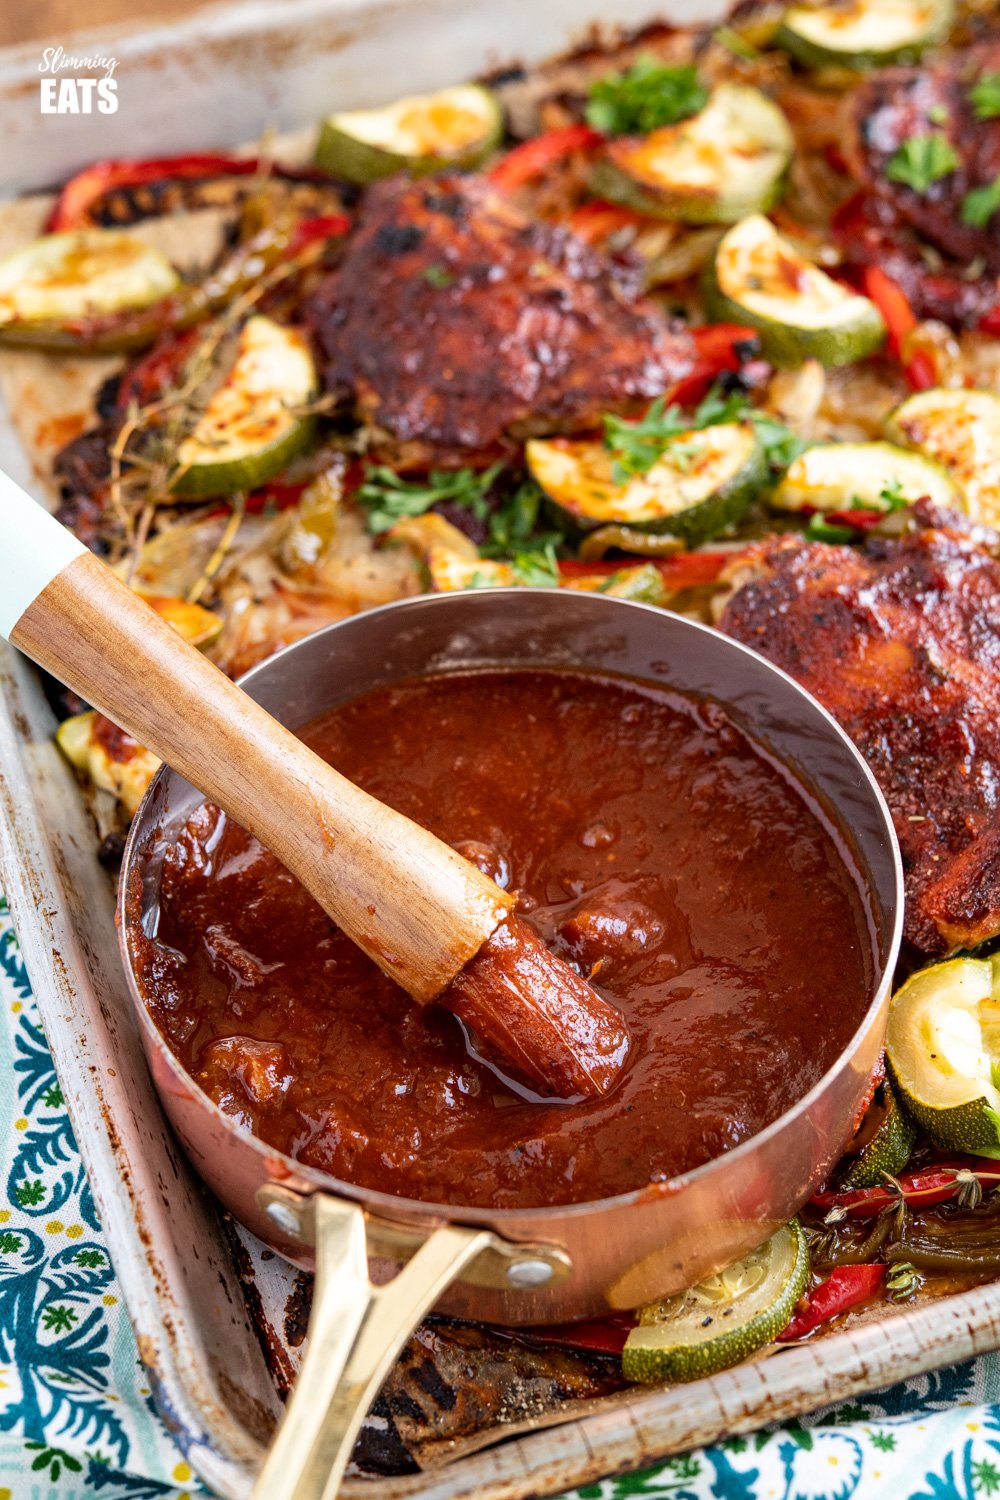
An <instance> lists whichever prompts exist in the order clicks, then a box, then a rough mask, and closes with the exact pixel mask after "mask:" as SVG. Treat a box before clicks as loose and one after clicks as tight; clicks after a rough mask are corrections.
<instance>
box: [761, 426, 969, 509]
mask: <svg viewBox="0 0 1000 1500" xmlns="http://www.w3.org/2000/svg"><path fill="white" fill-rule="evenodd" d="M925 495H926V496H928V497H929V498H930V499H931V500H933V501H934V502H935V504H937V505H945V506H954V505H961V503H962V497H961V492H960V490H959V489H958V486H957V485H956V484H955V483H954V481H953V480H952V479H951V478H950V476H949V475H948V473H947V471H946V470H945V469H943V468H942V467H941V465H940V464H937V463H934V462H933V461H932V460H931V459H929V458H924V457H923V456H922V455H921V454H919V453H912V452H909V451H908V450H907V449H906V448H899V447H897V446H896V444H895V443H878V442H873V443H817V444H816V445H815V446H814V447H812V448H807V449H806V451H805V452H804V453H800V454H799V456H798V458H796V459H793V461H792V463H791V464H790V465H789V466H788V469H787V470H786V472H785V475H784V478H783V479H782V480H781V483H780V484H779V485H778V487H777V489H776V490H775V491H774V493H773V495H772V496H771V499H770V504H771V505H772V506H773V507H774V509H775V510H789V511H798V510H814V511H831V510H834V511H843V510H852V509H859V508H860V509H863V510H885V511H887V510H891V509H893V507H894V506H895V505H897V504H900V503H902V504H907V505H911V504H912V503H913V502H914V501H915V500H920V499H921V498H922V497H923V496H925Z"/></svg>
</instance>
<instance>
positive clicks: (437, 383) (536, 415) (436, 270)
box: [308, 176, 692, 467]
mask: <svg viewBox="0 0 1000 1500" xmlns="http://www.w3.org/2000/svg"><path fill="white" fill-rule="evenodd" d="M308 315H309V319H310V321H311V323H312V326H313V329H314V333H315V338H316V342H317V344H318V347H319V350H320V353H321V357H322V359H323V360H324V362H325V383H326V386H327V388H328V389H329V390H331V391H334V392H336V393H337V394H338V395H341V396H343V397H344V398H345V400H351V399H353V401H354V404H355V407H356V410H357V413H358V415H359V416H360V417H361V419H362V421H363V422H365V423H366V424H367V425H368V426H370V427H372V428H374V429H375V430H376V435H377V437H378V439H379V447H380V448H381V450H382V451H383V453H385V454H386V456H391V457H392V458H394V459H396V460H397V461H402V462H404V463H408V464H410V465H412V466H413V467H418V466H421V465H426V464H428V463H439V464H449V463H452V464H463V463H469V462H472V463H476V462H483V463H485V462H489V461H490V460H491V459H494V458H497V457H499V456H501V455H502V454H503V453H504V452H505V451H506V450H507V448H508V447H510V446H512V445H513V443H514V442H515V441H516V439H518V438H521V439H523V438H524V437H525V436H527V435H530V434H531V433H538V432H553V431H574V430H580V429H583V428H586V427H588V426H595V425H599V420H600V414H601V413H602V412H606V411H623V410H624V411H628V410H631V409H632V408H636V407H641V406H642V404H643V403H644V402H646V401H648V400H649V399H650V398H651V397H654V396H657V395H660V394H661V393H662V392H664V391H665V390H667V389H668V388H669V387H670V386H671V385H672V384H673V383H674V382H675V381H676V380H678V379H679V378H681V377H682V376H684V375H685V374H686V373H687V371H688V370H689V369H690V367H691V363H692V346H691V341H690V338H689V336H688V335H687V334H686V333H684V332H683V331H678V330H674V329H672V328H671V326H670V325H669V324H668V323H667V321H666V320H665V319H664V318H663V317H662V316H661V315H660V314H659V313H658V312H657V311H656V310H655V309H654V308H653V307H652V305H651V304H649V303H648V302H646V301H645V300H644V299H643V298H642V297H641V296H639V295H638V293H637V291H636V288H635V285H634V277H633V276H630V275H629V273H628V271H627V270H626V269H625V268H623V267H620V266H617V265H616V264H615V263H614V262H613V261H611V260H610V259H608V258H607V257H606V256H604V255H602V254H600V253H598V252H597V251H595V250H592V249H591V248H590V247H589V246H587V245H586V244H584V243H583V241H582V240H580V239H578V238H577V237H576V236H575V235H573V234H572V233H570V232H569V231H568V230H566V229H563V228H560V227H558V226H556V225H553V224H548V223H541V222H538V221H533V220H531V219H528V218H526V217H525V216H524V215H523V214H522V213H521V211H520V210H519V209H518V208H516V207H515V206H514V205H513V204H512V203H511V202H509V201H508V199H507V198H506V197H504V196H503V195H502V194H500V193H498V192H497V191H496V190H495V189H493V188H491V187H490V185H489V184H488V183H487V182H486V181H485V180H484V179H482V178H478V177H473V176H467V177H437V178H430V179H424V180H421V181H417V182H412V181H409V180H408V179H406V178H404V177H395V178H392V179H389V180H387V181H385V182H382V183H378V184H376V185H375V186H374V187H372V188H371V189H370V190H369V192H368V194H367V196H366V198H365V203H364V207H363V208H362V210H361V214H360V219H359V223H358V227H357V228H356V229H355V231H354V233H353V234H352V235H351V238H350V240H349V241H348V244H347V247H346V249H345V252H344V257H343V261H342V263H341V265H340V266H339V267H338V269H337V270H336V271H335V272H334V273H333V274H332V275H331V277H330V278H329V280H328V282H327V283H326V285H325V286H324V287H323V289H322V290H321V292H320V293H319V294H318V295H317V296H316V298H315V299H314V300H313V302H312V305H311V308H310V309H309V314H308Z"/></svg>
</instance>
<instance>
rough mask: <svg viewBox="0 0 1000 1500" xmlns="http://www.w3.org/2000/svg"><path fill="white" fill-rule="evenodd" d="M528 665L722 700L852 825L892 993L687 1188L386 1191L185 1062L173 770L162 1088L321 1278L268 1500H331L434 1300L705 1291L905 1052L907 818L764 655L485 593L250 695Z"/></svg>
mask: <svg viewBox="0 0 1000 1500" xmlns="http://www.w3.org/2000/svg"><path fill="white" fill-rule="evenodd" d="M504 664H508V665H512V664H517V665H522V666H523V665H531V666H546V667H565V668H584V669H591V670H599V671H602V672H611V673H619V674H624V675H627V676H631V677H635V678H642V679H646V680H651V681H655V682H659V683H664V684H668V685H669V686H670V687H672V688H675V689H679V690H681V691H684V692H690V693H696V694H704V695H707V696H709V697H711V698H714V699H715V700H716V701H718V702H720V703H722V704H723V705H724V706H725V707H726V708H727V709H728V710H729V712H730V713H731V714H732V715H733V716H734V718H735V719H736V720H737V721H738V722H741V723H742V724H744V725H745V726H746V727H747V728H748V729H750V730H751V731H752V733H753V734H754V736H755V737H756V738H757V739H758V741H763V742H764V743H765V744H766V745H767V746H768V747H769V748H770V749H771V750H772V751H773V752H774V754H775V755H776V757H777V758H778V759H780V760H781V761H782V762H784V763H785V764H786V765H787V766H789V767H790V768H791V769H792V770H793V771H794V772H795V773H796V774H797V776H798V777H799V779H800V780H801V782H802V784H803V785H804V787H805V789H806V791H807V793H808V794H809V795H810V797H811V798H812V800H813V802H814V805H815V806H816V807H817V808H818V809H819V810H820V811H821V813H823V814H824V815H825V816H826V817H827V818H828V819H829V820H830V821H831V822H832V823H834V824H835V825H837V826H838V831H839V833H840V837H841V842H842V847H843V849H844V850H845V853H846V855H847V857H848V858H849V859H851V860H852V861H853V862H854V864H855V865H856V867H857V870H858V872H859V875H860V877H861V879H862V880H863V881H864V882H865V884H866V885H867V888H868V891H869V895H870V904H871V912H872V918H873V923H874V933H873V939H874V946H875V951H876V955H877V964H876V975H875V991H874V994H873V995H845V996H844V1004H845V1005H853V1006H854V1008H855V1009H856V1013H857V1027H856V1030H855V1032H854V1035H853V1038H852V1040H851V1042H850V1044H849V1045H848V1046H847V1047H846V1048H845V1050H844V1051H843V1053H842V1054H841V1056H840V1057H839V1058H838V1060H837V1062H836V1063H835V1065H834V1066H833V1067H832V1068H831V1069H830V1070H829V1071H828V1072H827V1073H826V1075H825V1076H824V1077H823V1078H822V1079H821V1080H820V1082H819V1083H817V1084H816V1085H815V1087H814V1088H812V1089H811V1090H810V1091H809V1093H808V1094H806V1096H805V1097H804V1098H803V1099H801V1100H800V1101H799V1103H798V1104H797V1105H796V1106H795V1107H794V1109H791V1110H789V1111H788V1112H787V1113H786V1114H784V1115H782V1116H781V1117H780V1118H779V1119H777V1120H775V1121H774V1122H773V1124H771V1125H770V1126H768V1127H767V1129H765V1130H763V1131H762V1132H761V1133H760V1134H758V1135H757V1136H755V1137H753V1138H752V1139H751V1140H749V1141H746V1142H744V1143H743V1144H742V1145H741V1146H738V1147H736V1148H735V1149H734V1150H733V1151H731V1152H728V1153H727V1154H725V1155H723V1156H721V1157H718V1158H717V1159H716V1160H714V1161H711V1162H708V1163H707V1164H706V1165H704V1166H702V1167H699V1168H698V1169H697V1170H696V1171H693V1172H690V1173H687V1174H685V1175H684V1176H681V1177H678V1178H676V1179H675V1180H673V1181H670V1182H667V1183H656V1184H651V1185H649V1186H647V1187H644V1188H640V1189H638V1190H637V1191H634V1192H631V1193H627V1194H622V1195H620V1196H618V1197H615V1198H608V1199H604V1200H601V1201H598V1202H593V1203H577V1204H572V1205H569V1206H564V1207H558V1206H557V1207H551V1208H539V1209H531V1210H528V1209H505V1210H499V1211H495V1212H491V1211H490V1210H488V1209H482V1208H452V1207H450V1206H449V1205H447V1204H430V1203H423V1202H417V1201H412V1200H407V1199H402V1198H394V1197H391V1196H388V1195H386V1194H382V1193H377V1192H370V1191H368V1190H367V1189H365V1188H361V1187H357V1186H355V1185H354V1184H352V1183H349V1182H341V1181H338V1180H337V1179H335V1178H333V1177H331V1176H328V1175H327V1174H325V1173H323V1172H320V1171H317V1170H315V1169H312V1168H309V1167H306V1166H303V1165H301V1164H300V1163H297V1162H296V1161H294V1160H292V1159H291V1158H290V1157H288V1156H284V1155H282V1154H281V1153H279V1152H276V1151H275V1150H273V1149H272V1148H271V1147H269V1146H267V1145H265V1144H264V1143H263V1142H262V1141H260V1140H258V1139H257V1138H256V1137H254V1136H252V1135H250V1134H249V1133H248V1132H246V1131H245V1130H244V1129H243V1128H242V1127H240V1126H239V1125H238V1124H236V1123H235V1122H234V1121H233V1120H232V1119H230V1118H228V1117H227V1116H226V1115H224V1114H223V1113H222V1112H221V1111H220V1110H219V1109H218V1107H217V1106H216V1105H215V1104H214V1103H213V1102H212V1101H211V1100H210V1099H209V1098H208V1097H207V1095H206V1094H204V1093H203V1092H202V1091H201V1089H200V1088H199V1087H198V1086H197V1085H196V1084H195V1083H194V1082H193V1081H192V1079H191V1078H190V1077H189V1076H188V1075H187V1074H186V1072H185V1071H184V1070H183V1068H182V1067H181V1065H180V1064H179V1063H178V1061H177V1060H176V1058H175V1057H174V1056H173V1054H172V1053H171V1052H170V1050H169V1048H168V1047H167V1045H166V1043H165V1042H164V1040H163V1038H162V1036H161V1035H160V1033H159V1031H158V1030H157V1028H156V1026H155V1025H154V1023H153V1021H152V1019H151V1017H150V1015H149V1012H148V1011H147V1009H146V1007H145V1005H144V1003H143V1000H142V996H141V994H140V992H139V989H138V986H137V984H136V981H135V977H134V973H133V967H132V962H131V954H130V937H131V932H132V928H131V926H130V921H131V920H132V919H130V918H129V917H128V916H127V911H128V909H129V905H130V903H129V899H128V898H129V893H130V892H131V893H136V892H140V893H141V909H142V914H143V915H142V920H143V922H144V923H145V924H147V926H148V924H149V923H150V922H151V921H153V920H155V910H156V904H157V900H158V891H159V879H160V870H161V866H162V859H163V853H164V850H165V848H166V847H167V845H168V844H169V842H170V841H171V838H172V837H173V835H174V834H175V833H176V832H177V830H179V828H180V826H181V825H182V824H183V823H184V821H185V820H186V818H187V817H188V815H189V814H190V812H191V811H192V809H193V808H194V807H195V806H196V805H197V804H198V803H199V802H200V801H201V800H202V799H201V796H200V794H199V793H198V792H197V791H195V789H194V788H193V787H192V786H191V785H190V784H189V783H188V782H186V781H184V780H183V778H181V777H180V776H178V775H177V774H176V773H174V772H172V771H170V770H168V769H163V770H161V771H160V773H159V774H158V775H157V777H156V778H155V780H154V782H153V784H152V786H151V787H150V790H149V792H148V794H147V796H146V798H145V800H144V802H143V804H142V806H141V808H140V810H139V813H138V816H137V817H136V819H135V822H134V824H133V827H132V831H131V834H130V837H129V841H128V845H127V848H126V851H125V863H124V868H123V873H122V882H121V892H122V895H121V898H120V907H119V916H120V932H121V943H122V954H123V959H124V962H125V966H126V970H127V973H128V977H129V984H130V989H131V994H132V998H133V1000H134V1002H135V1006H136V1010H137V1013H138V1016H139V1020H140V1026H141V1032H142V1036H143V1041H144V1045H145V1049H146V1054H147V1057H148V1059H149V1064H150V1067H151V1069H152V1073H153V1077H154V1079H155V1082H156V1086H157V1089H158V1091H159V1094H160V1097H161V1099H162V1101H163V1104H164V1107H165V1109H166V1111H167V1114H168V1115H169V1117H170V1120H171V1121H172V1123H173V1125H174V1128H175V1129H176V1131H177V1133H178V1135H179V1136H180V1139H181V1141H182V1142H183V1144H184V1146H185V1148H186V1150H187V1152H188V1155H189V1156H190V1158H191V1160H192V1162H193V1163H194V1165H195V1167H196V1168H197V1170H198V1171H199V1172H200V1173H201V1175H202V1177H203V1178H204V1179H205V1181H206V1182H207V1183H208V1185H209V1186H210V1187H211V1188H212V1190H213V1191H214V1192H215V1193H216V1194H217V1195H218V1197H219V1198H220V1199H221V1200H222V1202H223V1203H225V1204H226V1206H227V1207H228V1208H229V1209H231V1210H232V1212H233V1213H234V1214H235V1215H236V1217H237V1218H238V1219H239V1220H241V1221H242V1223H244V1224H245V1225H246V1226H247V1227H248V1228H249V1229H251V1230H253V1231H254V1233H255V1234H257V1235H259V1236H260V1237H261V1238H262V1239H263V1240H265V1241H266V1242H267V1243H268V1244H269V1245H271V1246H272V1247H273V1248H274V1249H275V1250H276V1251H278V1252H279V1253H280V1254H281V1255H283V1256H285V1257H287V1258H288V1259H290V1260H292V1261H294V1262H295V1263H296V1264H298V1265H302V1266H306V1267H314V1268H315V1270H316V1273H317V1280H316V1290H315V1298H314V1305H313V1314H312V1321H311V1323H310V1329H309V1342H308V1352H307V1356H306V1359H305V1362H304V1364H303V1368H302V1371H301V1374H300V1376H299V1379H298V1381H297V1383H296V1388H295V1391H294V1393H293V1398H292V1400H291V1402H290V1404H289V1407H288V1409H287V1412H286V1415H285V1417H284V1420H283V1422H282V1424H281V1427H280V1428H279V1431H278V1434H277V1436H276V1438H275V1441H274V1445H273V1447H272V1449H271V1453H270V1455H269V1457H268V1460H267V1463H266V1465H265V1469H264V1472H263V1473H262V1475H261V1479H260V1481H259V1485H258V1488H257V1490H256V1491H255V1493H256V1494H257V1495H259V1496H260V1497H261V1500H263V1497H264V1496H266V1497H267V1500H320V1497H325V1500H330V1497H332V1496H333V1495H334V1494H335V1493H336V1490H337V1487H338V1485H339V1481H340V1477H341V1475H342V1473H343V1469H344V1467H345V1465H346V1463H347V1460H348V1458H349V1456H350V1452H351V1449H352V1446H353V1443H354V1440H355V1437H356V1435H357V1431H358V1428H359V1426H360V1424H361V1422H362V1420H363V1417H364V1414H365V1412H366V1411H367V1409H368V1407H369V1405H370V1404H371V1401H372V1400H373V1399H374V1397H375V1395H376V1393H377V1391H378V1388H379V1386H380V1384H381V1382H382V1380H383V1379H384V1378H385V1375H386V1374H387V1372H388V1370H389V1368H390V1367H391V1364H392V1362H393V1360H394V1359H395V1357H396V1354H397V1353H398V1351H399V1350H400V1348H401V1347H402V1345H403V1343H404V1342H405V1340H406V1339H407V1337H408V1336H409V1334H410V1333H411V1331H412V1329H413V1328H414V1326H415V1325H416V1324H417V1322H418V1321H419V1320H420V1318H421V1317H422V1316H423V1315H424V1313H426V1312H427V1311H428V1310H429V1309H430V1308H432V1307H438V1308H440V1309H441V1310H443V1311H447V1312H450V1313H453V1314H455V1315H458V1316H461V1317H472V1318H479V1319H482V1320H484V1321H486V1322H494V1323H500V1324H507V1325H517V1324H538V1323H545V1322H564V1321H567V1320H571V1319H575V1318H586V1317H595V1316H600V1315H602V1314H605V1313H607V1312H608V1311H610V1310H616V1309H617V1310H620V1309H627V1308H632V1307H635V1306H636V1305H638V1304H640V1303H642V1302H645V1301H649V1300H651V1299H653V1298H654V1297H659V1296H664V1295H667V1294H669V1293H670V1292H673V1291H676V1290H678V1289H680V1288H682V1287H685V1286H689V1285H691V1284H692V1283H693V1282H695V1281H697V1280H698V1279H699V1278H700V1277H702V1276H704V1275H707V1274H709V1273H710V1272H712V1271H714V1270H718V1269H720V1268H721V1267H723V1266H724V1265H726V1264H728V1263H730V1262H731V1261H733V1260H734V1259H736V1258H738V1257H739V1256H740V1255H742V1254H744V1253H746V1252H747V1251H748V1250H750V1249H752V1248H753V1247H754V1246H756V1245H758V1244H760V1243H761V1242H762V1241H763V1240H764V1239H766V1238H767V1237H768V1236H769V1235H770V1234H772V1233H773V1232H774V1231H775V1230H776V1229H777V1228H778V1227H779V1226H780V1225H781V1224H783V1223H785V1222H786V1221H787V1220H788V1219H789V1218H790V1217H791V1216H792V1215H793V1214H794V1213H795V1212H796V1211H797V1210H798V1208H799V1207H800V1206H801V1205H802V1203H803V1202H804V1201H805V1199H806V1198H807V1197H808V1196H809V1194H810V1193H811V1192H812V1191H813V1190H814V1188H815V1187H816V1185H817V1184H818V1183H819V1182H820V1181H821V1180H822V1179H823V1177H824V1176H825V1175H826V1173H827V1172H828V1171H829V1169H830V1167H831V1166H832V1165H833V1163H834V1162H835V1161H836V1160H837V1158H838V1156H839V1155H840V1153H841V1151H842V1148H843V1146H844V1144H845V1142H846V1140H847V1137H848V1135H849V1134H850V1131H851V1128H852V1124H853V1122H854V1120H855V1118H856V1115H857V1112H858V1110H859V1108H860V1106H861V1105H862V1103H863V1100H864V1097H865V1091H866V1088H867V1086H868V1082H869V1079H870V1076H871V1073H872V1070H873V1068H874V1066H875V1063H876V1061H877V1058H878V1053H879V1049H880V1048H881V1046H882V1040H883V1032H884V1025H885V1016H886V1009H887V1005H888V998H889V989H890V983H891V977H892V971H893V966H894V963H895V959H896V955H897V951H898V946H899V939H900V928H901V921H902V870H901V865H900V859H899V853H898V849H897V846H896V841H895V835H894V833H893V828H892V822H891V819H890V816H889V812H888V809H887V808H886V805H885V802H884V801H883V799H882V796H881V793H880V792H879V790H878V787H877V786H876V784H875V781H874V779H873V777H872V775H871V773H870V771H869V770H868V768H867V766H866V765H865V763H864V761H863V760H862V758H861V756H860V755H859V754H858V752H857V750H856V749H855V748H854V746H853V745H852V744H851V742H850V740H849V739H848V738H847V736H846V735H845V734H844V733H843V731H842V730H841V729H840V728H839V727H838V725H837V724H836V723H835V722H834V720H833V719H832V718H831V717H830V715H829V714H828V713H827V712H826V711H825V710H824V709H823V708H821V707H820V706H819V704H818V703H817V702H816V701H815V700H814V699H813V698H812V697H811V696H810V695H809V694H808V693H806V692H805V691H804V690H803V689H802V688H800V687H799V686H798V685H797V684H796V683H795V682H793V681H792V679H791V678H790V677H788V676H787V675H786V674H785V673H783V672H781V671H779V670H778V669H777V668H775V667H773V666H771V665H770V664H769V663H768V662H766V661H765V660H764V659H763V658H762V657H759V656H757V655H756V654H755V653H754V652H752V651H750V650H748V649H747V648H746V647H744V646H742V645H739V644H737V643H736V642H734V641H731V640H728V639H727V638H726V637H724V636H722V635H720V634H718V633H717V632H715V631H713V630H710V629H708V628H707V627H705V626H702V625H698V624H695V623H693V622H691V621H688V620H685V619H681V618H680V617H678V616H675V615H670V614H667V613H665V612H663V611H662V610H658V609H655V608H651V607H649V606H646V605H640V604H632V603H625V602H623V601H621V600H615V599H609V598H607V597H606V596H601V595H588V594H582V593H572V592H561V593H560V592H555V591H552V592H541V591H539V592H534V593H532V594H530V595H527V594H525V592H524V591H523V590H511V589H504V590H483V591H475V592H469V593H459V594H445V595H439V596H434V597H424V598H419V599H414V600H408V601H405V602H403V603H400V604H392V605H388V606H386V607H384V608H382V609H376V610H372V611H370V612H367V613H365V614H362V615H358V616H354V617H353V618H351V619H348V620H345V621H343V622H342V623H340V624H337V625H333V626H330V627H328V628H327V629H324V630H320V631H318V632H317V633H316V634H315V635H311V636H309V637H308V638H306V639H304V640H302V641H299V642H298V643H296V644H295V645H293V646H291V647H289V648H288V649H287V650H284V651H282V652H280V653H279V654H278V655H277V656H275V657H273V658H271V659H270V660H269V661H267V662H265V663H264V664H263V665H262V666H260V667H257V668H256V669H255V670H254V671H252V672H250V673H248V674H247V676H246V677H244V678H243V679H242V686H243V687H244V688H245V689H246V690H247V691H248V692H249V693H250V695H251V696H252V697H253V698H255V699H256V700H257V701H258V702H259V703H261V704H262V705H263V706H264V707H265V708H266V709H268V710H269V712H270V713H272V714H273V715H274V716H275V717H276V718H277V719H279V720H281V721H282V722H283V723H285V724H287V725H289V726H291V727H293V728H296V727H299V726H301V725H302V724H304V723H305V722H307V721H308V720H310V719H312V718H313V717H315V716H316V715H318V714H321V713H323V712H325V711H326V710H328V709H330V708H332V707H334V706H335V705H337V704H339V703H342V702H344V701H345V700H347V699H350V698H353V697H355V696H357V695H358V694H360V693H363V692H366V691H368V690H370V689H372V688H375V687H378V686H382V685H385V684H387V683H391V682H394V681H398V680H399V679H401V678H406V677H412V676H417V675H421V674H426V673H430V672H442V671H448V670H454V669H468V668H475V667H486V666H497V665H504ZM131 909H132V911H133V913H134V911H135V904H134V903H133V904H132V905H131ZM803 940H804V941H805V940H807V938H806V935H804V936H803ZM400 1268H402V1269H400ZM369 1278H370V1279H369ZM390 1278H392V1279H390Z"/></svg>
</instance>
